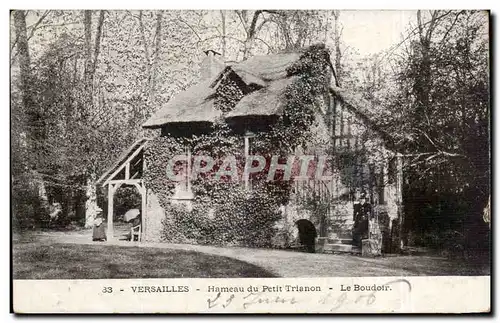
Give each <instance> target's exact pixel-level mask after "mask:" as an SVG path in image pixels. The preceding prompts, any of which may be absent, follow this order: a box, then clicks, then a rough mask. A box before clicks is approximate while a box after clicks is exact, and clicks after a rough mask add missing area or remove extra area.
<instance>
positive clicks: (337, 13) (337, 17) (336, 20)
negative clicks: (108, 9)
mask: <svg viewBox="0 0 500 323" xmlns="http://www.w3.org/2000/svg"><path fill="white" fill-rule="evenodd" d="M333 18H334V30H333V32H334V38H335V74H336V76H337V82H338V83H340V75H341V72H342V65H341V60H342V52H341V51H340V36H341V35H340V22H339V20H340V11H339V10H335V11H334V12H333Z"/></svg>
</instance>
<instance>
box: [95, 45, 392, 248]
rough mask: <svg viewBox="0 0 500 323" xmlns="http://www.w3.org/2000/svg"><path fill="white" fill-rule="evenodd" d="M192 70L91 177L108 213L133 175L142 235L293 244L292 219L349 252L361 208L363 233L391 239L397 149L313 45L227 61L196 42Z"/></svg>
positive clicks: (321, 244) (323, 244) (327, 244)
mask: <svg viewBox="0 0 500 323" xmlns="http://www.w3.org/2000/svg"><path fill="white" fill-rule="evenodd" d="M201 75H202V77H201V79H200V81H199V82H198V83H197V84H195V85H194V86H192V87H191V88H189V89H187V90H186V91H184V92H181V93H179V94H177V95H176V96H175V97H174V98H173V99H171V100H170V101H168V102H167V103H165V105H164V106H162V107H161V108H160V109H159V110H158V111H157V112H156V113H155V114H154V115H153V116H152V117H151V118H150V119H149V120H147V122H146V123H145V124H144V125H143V127H144V128H147V129H157V131H158V135H157V136H155V137H154V138H149V139H141V140H139V141H137V142H136V143H134V144H133V145H132V146H131V147H130V148H129V149H128V150H127V151H125V152H124V153H123V155H122V156H121V157H120V158H119V159H118V161H117V162H116V163H115V164H114V165H113V166H112V167H111V168H110V169H109V170H108V171H107V172H106V173H105V174H103V175H102V176H101V178H100V179H99V180H98V183H100V184H102V185H103V186H105V187H107V188H108V196H109V198H108V210H110V211H108V212H112V210H113V198H112V197H113V194H114V191H116V189H117V188H118V187H119V186H120V185H123V184H126V185H134V186H136V187H137V188H138V190H139V192H140V193H141V195H142V215H143V216H142V222H143V223H142V239H143V240H144V241H158V240H166V241H176V242H191V243H216V244H229V245H231V244H233V245H234V244H237V245H238V244H239V245H241V244H243V245H254V246H274V247H293V246H294V245H296V244H297V242H300V241H304V239H303V238H304V237H297V234H296V232H297V226H299V228H298V229H299V230H298V232H306V231H307V232H309V233H308V234H310V235H313V236H314V240H315V241H316V242H317V244H316V249H317V250H319V251H324V252H326V251H347V252H355V251H357V250H359V249H357V248H356V247H353V244H352V242H353V238H355V236H356V235H357V234H359V232H356V230H357V228H359V225H358V224H359V223H358V222H357V221H358V220H356V219H357V218H356V217H357V216H358V215H360V213H359V212H361V211H360V210H369V211H366V212H368V213H369V214H367V215H366V216H367V218H366V221H367V223H368V224H367V225H368V227H367V232H365V233H363V237H362V238H368V237H369V238H372V241H374V244H375V245H371V247H375V249H377V248H378V249H380V248H382V249H383V250H384V251H386V252H389V251H391V250H394V248H395V247H397V245H398V244H399V236H400V234H399V228H400V227H401V225H400V224H401V221H402V186H401V183H402V174H401V169H402V165H401V157H400V156H399V155H398V154H397V153H396V152H394V151H392V150H391V146H390V140H389V138H388V136H387V135H386V134H384V133H383V132H382V131H380V130H379V129H377V127H376V126H375V125H374V124H373V123H372V122H371V121H370V118H369V117H368V114H367V113H366V110H365V109H366V107H368V106H369V105H368V103H367V102H365V101H364V100H363V99H361V98H360V97H359V96H356V95H352V94H350V93H348V92H347V91H345V90H343V89H342V88H340V87H339V86H338V82H337V80H336V77H335V71H334V69H333V67H332V64H331V62H330V56H329V53H328V51H327V49H326V48H325V46H324V45H314V46H311V47H308V48H305V49H303V50H300V51H295V52H288V53H280V54H274V55H267V56H254V57H252V58H249V59H247V60H245V61H242V62H237V63H227V62H224V61H223V60H222V58H221V57H220V55H218V54H217V53H216V52H214V51H207V52H206V58H205V60H204V61H203V63H202V70H201ZM175 156H185V157H182V158H179V159H177V160H174V161H173V158H174V157H175ZM229 156H230V157H231V159H230V161H228V160H229V159H228V158H229ZM255 156H259V157H255ZM249 158H251V159H250V160H251V162H250V165H248V163H246V162H247V161H248V160H249ZM259 160H260V161H261V162H262V164H263V165H262V167H257V166H258V164H259ZM254 161H255V162H257V164H254V163H253V162H254ZM300 163H302V166H303V165H307V166H306V167H301V164H300ZM320 164H321V169H326V170H327V171H326V173H328V176H326V175H325V176H319V177H318V176H309V175H310V174H311V173H315V174H316V173H317V174H319V175H321V174H320V173H322V172H323V170H321V172H320V173H318V172H316V170H317V169H319V168H320V167H319V165H320ZM309 165H310V166H309ZM167 166H168V167H170V168H172V169H173V170H174V172H175V173H176V175H177V179H176V180H172V179H171V178H169V177H168V176H167V173H166V169H167V168H168V167H167ZM252 167H253V168H252ZM257 168H259V171H260V172H252V171H254V170H256V169H257ZM221 170H222V171H223V176H214V175H215V174H216V173H217V171H218V172H219V175H220V172H221ZM270 170H272V171H273V172H276V173H277V176H276V177H275V175H274V173H273V175H272V176H271V178H269V174H268V173H269V171H270ZM287 172H290V173H293V176H291V178H286V176H285V175H286V173H287ZM231 174H235V176H231ZM236 175H237V176H236ZM221 178H222V180H221ZM365 205H369V208H367V207H365ZM362 217H363V215H362V214H361V218H362ZM112 221H113V219H112V217H108V237H109V236H112V235H113V222H112ZM305 227H309V229H307V230H306V229H304V228H305ZM353 235H354V236H353ZM380 244H383V245H380Z"/></svg>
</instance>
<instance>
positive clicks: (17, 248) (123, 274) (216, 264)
mask: <svg viewBox="0 0 500 323" xmlns="http://www.w3.org/2000/svg"><path fill="white" fill-rule="evenodd" d="M12 257H13V278H14V279H83V278H85V279H106V278H180V277H188V278H189V277H199V278H221V277H224V278H229V277H234V278H237V277H275V276H274V275H273V274H272V273H270V272H268V271H266V270H265V269H263V268H260V267H257V266H255V265H252V264H249V263H246V262H243V261H240V260H236V259H232V258H228V257H221V256H216V255H209V254H203V253H199V252H195V251H184V250H174V249H165V248H161V249H160V248H139V247H121V246H111V245H74V244H63V243H40V242H28V243H16V244H14V246H13V250H12Z"/></svg>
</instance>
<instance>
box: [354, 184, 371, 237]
mask: <svg viewBox="0 0 500 323" xmlns="http://www.w3.org/2000/svg"><path fill="white" fill-rule="evenodd" d="M371 213H372V206H371V204H370V203H369V202H368V200H367V196H366V193H364V192H362V193H361V194H360V197H359V201H357V202H354V216H353V220H354V227H353V234H352V240H353V244H354V245H356V246H360V247H361V242H362V240H363V239H368V221H369V220H370V218H371Z"/></svg>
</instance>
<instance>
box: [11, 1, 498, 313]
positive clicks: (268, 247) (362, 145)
mask: <svg viewBox="0 0 500 323" xmlns="http://www.w3.org/2000/svg"><path fill="white" fill-rule="evenodd" d="M9 23H10V28H9V31H10V48H9V49H10V141H11V147H10V149H11V155H10V167H11V169H10V180H11V183H10V189H11V197H10V199H11V214H10V217H11V243H12V244H11V245H12V250H11V257H12V277H11V278H12V279H13V280H14V281H23V280H26V281H28V280H29V281H41V280H68V281H71V280H107V279H120V280H132V279H141V280H142V281H143V282H145V281H147V279H191V278H192V279H208V278H218V279H221V280H220V281H224V280H223V279H228V278H262V279H264V278H265V279H271V278H273V279H277V278H327V277H336V278H339V277H340V278H353V277H365V278H367V277H368V278H369V277H373V278H381V277H422V276H424V277H430V276H432V277H434V276H443V277H444V276H461V277H462V278H461V279H467V277H471V279H472V277H476V276H487V277H488V279H489V276H490V270H491V255H492V253H491V236H492V232H491V231H492V227H491V202H492V200H491V185H492V184H491V120H490V82H491V81H490V66H491V48H490V42H491V40H490V28H491V27H490V12H489V11H486V10H455V9H454V10H444V9H443V10H425V9H421V10H333V9H332V10H313V9H311V10H291V9H261V10H241V9H234V10H230V9H228V10H215V9H213V10H160V9H158V10H135V9H134V10H104V9H103V10H99V9H96V10H55V9H46V10H11V11H10V22H9ZM165 281H168V280H165ZM289 281H290V280H289ZM291 281H293V280H291ZM270 284H271V283H270ZM391 284H392V282H391V283H389V284H388V285H380V286H378V285H374V284H366V285H362V284H361V285H360V284H354V285H353V286H354V287H353V288H355V289H356V288H357V289H356V292H360V291H364V290H366V291H372V292H373V294H374V293H375V292H377V293H378V294H381V293H383V292H384V291H386V290H391V289H392V287H391V286H390V285H391ZM212 285H213V284H212ZM371 285H373V287H372V286H371ZM408 285H410V283H409V282H408ZM102 286H103V287H102V288H101V289H100V290H99V291H98V292H99V293H101V294H99V295H106V293H115V294H116V293H119V292H120V291H118V292H117V291H115V290H113V289H112V288H111V287H106V286H105V284H104V285H102ZM220 286H226V285H220ZM339 286H340V287H339V290H340V291H349V290H350V289H347V288H350V287H346V286H345V285H339ZM356 286H357V287H356ZM409 287H410V289H411V286H409ZM106 288H109V289H106ZM137 288H146V291H147V292H148V293H150V292H153V293H163V292H172V293H176V292H188V289H189V292H191V291H192V290H194V288H193V287H189V286H162V287H161V288H160V286H146V287H144V286H139V287H136V289H137ZM165 288H166V289H165ZM169 288H170V290H169ZM266 288H267V291H269V292H273V293H274V292H276V293H278V294H277V295H279V296H276V297H283V298H277V299H275V300H273V301H272V302H276V303H285V302H288V301H289V299H288V297H289V296H287V295H288V294H287V292H290V293H291V292H301V293H302V292H304V293H307V292H311V293H313V292H319V290H318V289H317V288H318V287H315V286H302V285H301V284H298V285H294V284H288V283H287V284H284V285H283V286H281V285H280V286H275V287H273V288H271V287H269V286H267V287H266V286H264V287H262V290H259V292H262V293H264V294H265V292H266ZM320 288H321V290H325V291H328V290H332V289H335V288H336V287H329V286H321V287H320ZM398 288H399V287H398ZM115 289H116V288H115ZM136 289H134V287H132V290H133V292H134V293H136V291H137V290H136ZM160 289H161V290H160ZM250 290H251V288H250ZM245 291H246V287H245ZM121 292H123V293H125V292H127V290H125V291H124V290H123V289H122V290H121ZM204 292H207V293H212V294H214V297H215V296H216V298H213V297H212V299H210V298H209V299H208V307H209V308H210V307H211V306H212V305H213V306H212V307H216V305H219V308H220V309H221V310H223V309H225V308H226V306H229V303H230V302H231V301H232V300H233V297H230V298H227V299H224V302H225V303H224V304H222V303H217V302H222V301H221V300H222V298H223V297H225V296H224V295H226V294H227V293H228V292H233V290H232V288H226V287H214V286H211V287H210V286H209V287H208V290H204ZM235 292H238V289H237V288H235ZM255 292H257V289H256V290H255ZM15 293H16V290H15V288H14V294H15ZM102 293H104V294H102ZM221 293H222V294H221ZM280 293H281V294H280ZM221 295H222V296H221ZM255 295H257V294H255ZM259 295H260V294H259ZM290 295H291V294H290ZM304 295H305V294H304ZM346 295H347V294H346ZM89 297H90V296H89ZM259 297H261V296H259ZM370 297H371V296H370ZM343 301H344V299H343ZM488 301H489V300H488ZM204 302H207V300H204ZM266 302H267V303H266ZM269 302H270V301H269V300H268V299H266V300H263V299H259V300H258V301H257V300H256V301H255V303H266V304H269ZM297 302H298V301H297ZM337 302H338V300H337ZM356 302H358V300H356ZM293 303H294V301H290V304H293ZM245 304H246V303H245ZM488 304H489V303H488ZM216 308H217V307H216ZM245 308H246V307H245ZM485 311H489V310H488V309H485Z"/></svg>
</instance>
